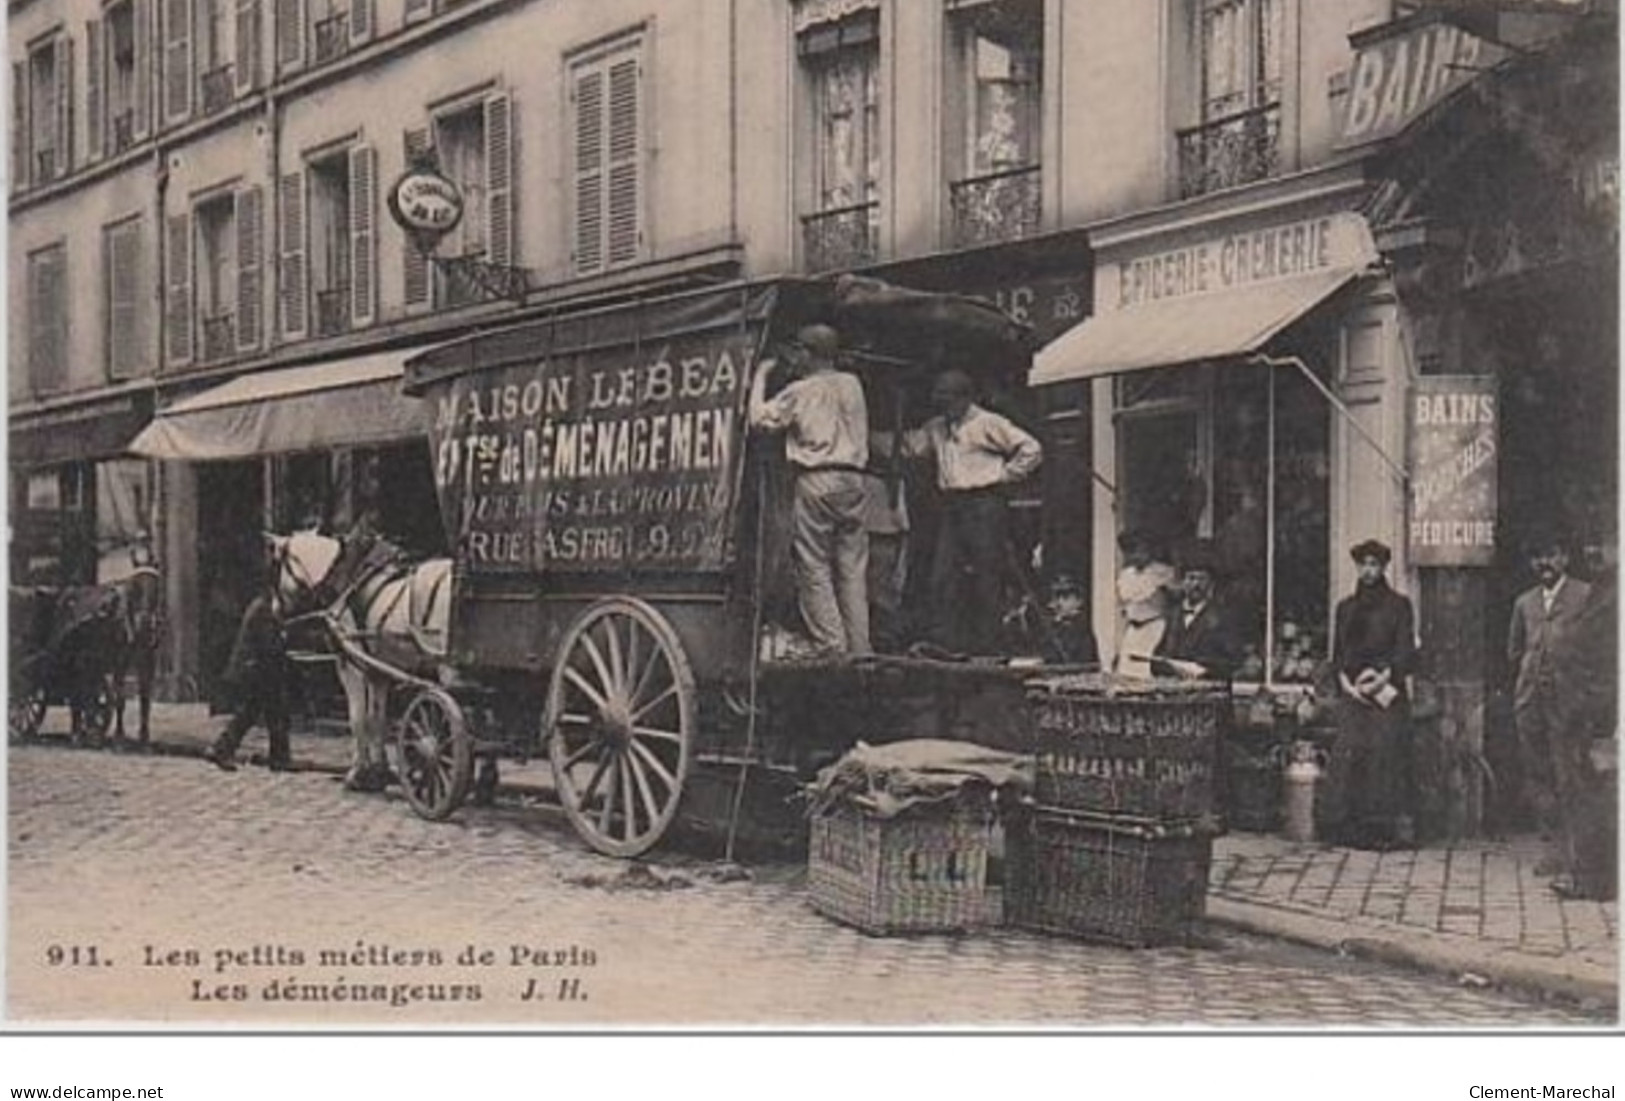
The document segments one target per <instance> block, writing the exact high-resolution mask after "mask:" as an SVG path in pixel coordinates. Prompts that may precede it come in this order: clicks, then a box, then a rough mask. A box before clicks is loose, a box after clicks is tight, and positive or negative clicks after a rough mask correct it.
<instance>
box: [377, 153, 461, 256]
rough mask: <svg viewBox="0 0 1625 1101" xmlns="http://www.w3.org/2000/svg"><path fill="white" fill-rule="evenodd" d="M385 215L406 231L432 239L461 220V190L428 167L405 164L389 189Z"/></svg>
mask: <svg viewBox="0 0 1625 1101" xmlns="http://www.w3.org/2000/svg"><path fill="white" fill-rule="evenodd" d="M389 215H390V217H391V218H394V219H395V224H396V225H398V226H400V227H401V228H402V229H404V230H405V231H406V232H407V233H410V234H412V235H413V236H414V237H417V238H419V239H420V240H426V241H428V242H430V243H432V242H434V241H438V240H439V239H440V238H442V237H444V236H445V235H446V234H448V233H450V232H451V231H452V230H454V229H456V228H457V223H458V222H460V221H462V220H463V193H462V192H461V191H460V190H459V189H458V187H457V184H456V183H455V182H454V181H452V180H449V179H447V178H446V177H445V176H442V175H441V174H440V173H439V172H436V171H435V170H433V169H432V168H426V167H413V168H409V169H407V170H406V172H404V173H403V174H402V175H401V177H400V178H399V179H397V180H396V181H395V186H394V187H392V188H390V189H389Z"/></svg>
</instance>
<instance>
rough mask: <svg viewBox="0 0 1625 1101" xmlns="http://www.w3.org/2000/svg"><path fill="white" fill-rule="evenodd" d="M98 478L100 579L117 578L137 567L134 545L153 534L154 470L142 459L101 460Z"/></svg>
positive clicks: (98, 466)
mask: <svg viewBox="0 0 1625 1101" xmlns="http://www.w3.org/2000/svg"><path fill="white" fill-rule="evenodd" d="M95 478H96V546H97V548H98V551H99V559H100V560H99V562H98V564H97V568H96V579H97V580H98V581H113V580H116V579H118V578H120V577H125V576H128V575H129V573H130V571H131V570H132V569H134V568H135V565H136V560H135V558H134V557H133V555H132V549H133V547H134V546H135V545H136V542H137V540H138V538H139V537H141V536H142V535H149V536H150V534H151V531H152V526H151V525H152V516H151V514H150V512H149V509H150V505H151V501H152V486H151V482H150V470H149V468H148V466H147V464H146V463H145V462H144V461H142V460H140V459H114V460H111V461H109V462H103V463H97V464H96V466H95Z"/></svg>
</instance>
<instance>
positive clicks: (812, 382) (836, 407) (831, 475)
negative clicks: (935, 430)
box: [750, 325, 871, 655]
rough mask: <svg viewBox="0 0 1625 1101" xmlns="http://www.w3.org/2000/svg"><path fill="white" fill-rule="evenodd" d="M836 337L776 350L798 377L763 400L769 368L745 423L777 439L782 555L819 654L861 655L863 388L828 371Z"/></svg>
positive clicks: (754, 388) (811, 329)
mask: <svg viewBox="0 0 1625 1101" xmlns="http://www.w3.org/2000/svg"><path fill="white" fill-rule="evenodd" d="M839 353H840V337H839V336H838V335H837V334H836V332H835V330H834V329H832V328H830V327H829V326H828V325H804V326H802V328H801V329H799V330H798V331H797V332H796V335H795V339H793V340H791V341H790V342H789V343H788V344H787V345H786V349H785V356H786V358H787V359H788V360H789V361H790V364H791V366H792V367H793V368H795V369H796V373H797V376H798V377H797V378H795V379H794V380H793V381H792V382H790V383H789V384H788V385H786V386H785V387H784V389H782V390H780V391H779V392H778V393H777V394H775V395H774V396H773V397H771V398H769V397H767V378H768V375H769V374H770V373H772V371H773V365H772V364H770V363H767V364H763V365H762V368H761V370H759V371H757V372H756V378H755V380H754V381H753V383H752V385H751V394H750V423H751V427H752V428H754V429H756V430H757V431H762V432H775V431H782V432H783V433H784V434H785V440H784V454H785V457H786V458H787V459H788V460H789V461H790V465H791V467H792V468H794V470H795V473H796V483H795V498H794V502H793V503H792V505H791V508H790V524H791V537H790V550H791V557H792V559H793V561H794V563H795V573H796V596H797V600H798V602H799V604H800V607H801V618H802V620H803V621H804V622H805V623H806V626H807V633H808V634H810V635H811V636H812V640H813V643H814V644H815V645H816V646H817V647H818V650H819V652H820V654H852V655H864V654H868V653H870V652H871V650H870V645H869V594H868V584H867V580H866V577H867V574H868V569H869V536H868V533H867V531H866V530H865V527H864V523H865V517H866V510H867V502H868V491H867V489H866V488H865V485H864V474H863V471H864V467H866V466H867V465H868V462H869V410H868V406H867V404H866V403H865V401H864V396H863V384H862V383H860V382H859V381H858V380H857V378H856V377H855V376H853V375H850V374H847V373H846V372H844V371H840V370H837V369H836V357H837V355H838V354H839Z"/></svg>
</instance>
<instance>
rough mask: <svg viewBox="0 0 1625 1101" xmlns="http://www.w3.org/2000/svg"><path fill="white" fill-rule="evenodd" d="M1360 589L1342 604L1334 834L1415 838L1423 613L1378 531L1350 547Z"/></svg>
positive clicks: (1376, 839) (1403, 842) (1398, 841)
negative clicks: (1415, 707)
mask: <svg viewBox="0 0 1625 1101" xmlns="http://www.w3.org/2000/svg"><path fill="white" fill-rule="evenodd" d="M1349 554H1350V556H1351V557H1352V558H1353V559H1354V564H1355V567H1356V569H1357V571H1358V572H1357V575H1356V583H1355V589H1354V595H1353V596H1349V597H1346V598H1344V599H1343V600H1342V601H1340V602H1339V603H1338V605H1337V613H1336V616H1335V617H1334V621H1333V627H1332V667H1333V668H1334V669H1335V670H1336V672H1337V684H1338V689H1339V692H1338V703H1337V708H1336V713H1337V745H1336V747H1335V748H1334V749H1333V751H1332V759H1331V762H1330V764H1329V765H1328V768H1327V796H1328V799H1327V802H1328V808H1327V809H1328V814H1327V818H1328V822H1329V825H1330V826H1331V829H1332V831H1333V833H1334V834H1335V835H1336V836H1335V837H1334V838H1332V840H1335V841H1337V842H1340V843H1342V844H1346V845H1352V846H1354V847H1356V848H1363V849H1394V848H1405V847H1410V846H1412V845H1414V844H1415V841H1416V836H1415V817H1414V814H1415V812H1414V809H1413V808H1414V805H1415V790H1414V789H1415V776H1414V768H1415V765H1414V760H1413V754H1412V748H1411V742H1410V722H1409V719H1410V706H1409V695H1408V693H1407V691H1406V678H1407V677H1409V676H1410V675H1411V674H1412V673H1413V672H1414V671H1415V667H1416V613H1415V611H1414V610H1413V609H1412V607H1411V602H1410V600H1408V599H1407V598H1406V597H1403V596H1401V595H1400V594H1399V593H1396V592H1395V591H1394V590H1393V589H1391V588H1390V587H1389V586H1388V579H1387V576H1386V574H1387V572H1388V563H1389V562H1390V561H1392V560H1393V553H1392V552H1391V551H1390V550H1389V549H1388V548H1387V547H1386V546H1385V545H1383V544H1382V543H1379V542H1377V541H1376V540H1375V539H1368V540H1366V541H1365V542H1363V543H1360V544H1358V545H1356V546H1355V547H1354V548H1353V549H1352V550H1350V551H1349Z"/></svg>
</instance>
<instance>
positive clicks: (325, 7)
mask: <svg viewBox="0 0 1625 1101" xmlns="http://www.w3.org/2000/svg"><path fill="white" fill-rule="evenodd" d="M310 19H311V33H312V41H311V49H312V51H313V57H314V60H315V63H316V64H318V65H320V64H322V63H323V62H327V61H332V60H333V59H334V58H337V57H342V56H344V54H346V53H348V52H349V49H350V5H349V4H348V3H347V2H345V0H310Z"/></svg>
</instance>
